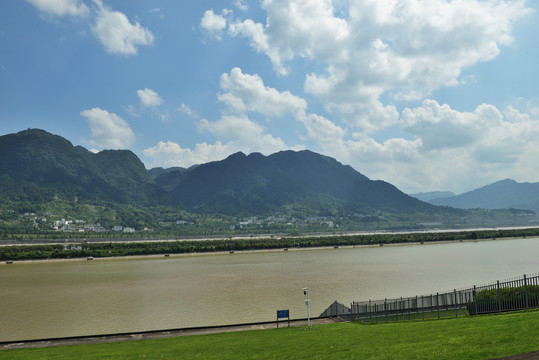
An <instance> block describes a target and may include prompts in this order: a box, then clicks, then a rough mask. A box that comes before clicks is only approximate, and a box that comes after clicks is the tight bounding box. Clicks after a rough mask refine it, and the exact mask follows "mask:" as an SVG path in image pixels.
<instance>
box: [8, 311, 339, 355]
mask: <svg viewBox="0 0 539 360" xmlns="http://www.w3.org/2000/svg"><path fill="white" fill-rule="evenodd" d="M340 321H341V320H339V319H338V318H316V319H311V323H312V324H330V323H335V322H340ZM286 326H288V323H287V321H286V320H281V321H280V322H279V327H280V328H282V327H286ZM290 326H307V320H306V319H302V320H290ZM276 327H277V323H276V322H264V323H253V324H240V325H228V326H213V327H199V328H186V329H173V330H162V331H147V332H140V333H126V334H111V335H95V336H78V337H68V338H57V339H43V340H29V341H18V342H15V341H14V342H0V350H7V349H24V348H43V347H51V346H67V345H81V344H97V343H111V342H121V341H133V340H149V339H162V338H170V337H177V336H187V335H203V334H215V333H222V332H235V331H248V330H264V329H275V328H276Z"/></svg>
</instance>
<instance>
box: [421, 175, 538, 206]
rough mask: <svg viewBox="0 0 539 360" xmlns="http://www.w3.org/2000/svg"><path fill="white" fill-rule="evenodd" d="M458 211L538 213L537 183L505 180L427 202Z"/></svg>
mask: <svg viewBox="0 0 539 360" xmlns="http://www.w3.org/2000/svg"><path fill="white" fill-rule="evenodd" d="M428 202H429V203H431V204H433V205H444V206H451V207H455V208H460V209H475V208H483V209H509V208H513V209H526V210H534V211H539V183H528V182H526V183H519V182H516V181H515V180H511V179H505V180H501V181H498V182H495V183H493V184H490V185H486V186H483V187H481V188H479V189H476V190H473V191H469V192H466V193H463V194H460V195H455V196H451V197H445V198H435V199H431V200H428Z"/></svg>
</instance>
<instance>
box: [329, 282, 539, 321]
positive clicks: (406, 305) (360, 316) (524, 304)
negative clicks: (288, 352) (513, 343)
mask: <svg viewBox="0 0 539 360" xmlns="http://www.w3.org/2000/svg"><path fill="white" fill-rule="evenodd" d="M537 307H539V274H535V275H532V276H527V275H524V276H523V277H521V278H517V279H512V280H505V281H496V282H495V283H492V284H489V285H481V286H475V285H474V286H473V287H472V288H467V289H461V290H456V289H455V290H453V291H451V292H446V293H436V294H431V295H421V296H415V297H407V298H399V299H384V300H375V301H372V300H369V301H363V302H353V303H352V304H351V306H350V308H347V307H346V306H344V305H342V304H339V303H337V302H335V303H333V304H332V305H331V306H330V307H329V308H328V309H327V310H326V311H324V313H322V314H321V315H320V316H339V317H342V318H344V319H346V320H356V321H365V322H381V321H399V320H415V319H420V320H425V319H432V318H435V319H441V318H447V317H459V316H468V315H479V314H487V313H495V312H498V313H501V312H504V311H514V310H523V309H531V308H537Z"/></svg>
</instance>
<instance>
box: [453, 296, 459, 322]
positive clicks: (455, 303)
mask: <svg viewBox="0 0 539 360" xmlns="http://www.w3.org/2000/svg"><path fill="white" fill-rule="evenodd" d="M453 294H454V296H455V301H454V302H453V305H455V317H456V318H458V317H459V308H458V306H457V289H453Z"/></svg>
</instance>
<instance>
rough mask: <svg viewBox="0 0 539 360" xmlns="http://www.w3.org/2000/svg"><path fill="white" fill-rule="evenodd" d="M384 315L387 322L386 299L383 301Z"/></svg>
mask: <svg viewBox="0 0 539 360" xmlns="http://www.w3.org/2000/svg"><path fill="white" fill-rule="evenodd" d="M384 314H385V317H386V322H387V298H385V299H384Z"/></svg>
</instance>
